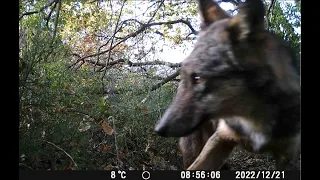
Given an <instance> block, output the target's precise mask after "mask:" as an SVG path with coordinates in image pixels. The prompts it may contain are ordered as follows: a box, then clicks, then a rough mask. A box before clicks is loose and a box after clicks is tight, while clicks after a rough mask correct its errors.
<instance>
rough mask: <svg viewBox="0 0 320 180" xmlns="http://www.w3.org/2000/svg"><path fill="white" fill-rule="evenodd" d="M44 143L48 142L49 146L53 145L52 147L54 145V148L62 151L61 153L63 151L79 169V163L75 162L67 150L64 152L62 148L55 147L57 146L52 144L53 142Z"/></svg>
mask: <svg viewBox="0 0 320 180" xmlns="http://www.w3.org/2000/svg"><path fill="white" fill-rule="evenodd" d="M43 141H44V142H47V143H49V144H51V145H53V146H54V147H56V148H58V149H59V150H61V151H63V152H64V153H65V154H66V155H67V156H68V157H69V158H70V159H71V161H72V162H73V164H74V165H75V166H76V167H78V165H77V163H76V162H74V160H73V158H72V157H71V156H70V155H69V154H68V153H67V152H66V151H65V150H63V149H62V148H61V147H59V146H57V145H55V144H54V143H52V142H49V141H46V140H43Z"/></svg>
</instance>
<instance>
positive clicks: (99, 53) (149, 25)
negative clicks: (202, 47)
mask: <svg viewBox="0 0 320 180" xmlns="http://www.w3.org/2000/svg"><path fill="white" fill-rule="evenodd" d="M178 23H184V24H186V25H187V26H188V27H189V28H190V29H191V31H193V32H194V33H195V34H196V33H197V31H196V30H195V29H194V28H193V27H192V26H191V23H190V22H189V21H186V20H183V19H179V20H175V21H167V22H156V23H150V24H143V23H141V24H142V25H141V26H140V28H139V29H138V30H137V31H136V32H134V33H131V34H129V35H127V36H125V37H123V39H122V40H121V41H119V42H117V43H116V44H115V45H113V46H110V48H109V49H107V50H105V51H101V52H98V53H95V54H91V55H88V56H84V57H82V58H79V59H78V60H76V61H75V62H73V63H72V64H71V65H69V67H68V68H71V67H72V66H74V65H75V64H77V63H78V62H80V61H83V60H85V59H87V58H90V57H96V56H99V55H101V54H105V53H107V52H109V51H112V50H113V49H114V48H115V47H117V46H118V45H119V44H121V43H123V42H125V41H126V40H128V39H129V38H133V37H136V36H137V35H138V34H140V33H141V32H143V31H144V30H146V29H147V28H150V27H152V26H159V25H166V24H178Z"/></svg>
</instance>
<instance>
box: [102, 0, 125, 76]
mask: <svg viewBox="0 0 320 180" xmlns="http://www.w3.org/2000/svg"><path fill="white" fill-rule="evenodd" d="M126 2H127V1H126V0H125V1H123V4H122V6H121V9H120V13H119V16H118V20H117V23H116V27H115V28H114V33H113V35H112V37H111V44H110V47H112V45H113V40H114V37H115V36H116V34H117V32H118V25H119V21H120V17H121V15H122V10H123V7H124V4H125V3H126ZM99 51H100V49H99ZM110 58H111V50H110V51H109V54H108V59H107V63H106V67H107V66H108V64H109V61H110ZM98 61H99V56H98V60H97V62H98ZM106 71H107V68H105V71H104V72H103V76H102V77H101V78H103V77H104V76H105V75H106Z"/></svg>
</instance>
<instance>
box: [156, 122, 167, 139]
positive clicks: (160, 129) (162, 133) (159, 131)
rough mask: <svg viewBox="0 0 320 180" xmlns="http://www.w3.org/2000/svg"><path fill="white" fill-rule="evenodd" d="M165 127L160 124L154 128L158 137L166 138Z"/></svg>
mask: <svg viewBox="0 0 320 180" xmlns="http://www.w3.org/2000/svg"><path fill="white" fill-rule="evenodd" d="M167 129H168V128H167V127H166V126H163V125H162V124H161V123H159V124H157V125H156V127H155V131H156V133H157V134H158V135H160V136H163V137H166V136H167Z"/></svg>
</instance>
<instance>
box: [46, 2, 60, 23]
mask: <svg viewBox="0 0 320 180" xmlns="http://www.w3.org/2000/svg"><path fill="white" fill-rule="evenodd" d="M57 4H58V3H57V2H56V3H54V5H53V7H52V9H51V11H50V13H49V15H48V17H47V18H46V19H47V22H46V26H47V27H49V20H50V18H51V15H52V13H53V11H54V9H55V8H56V7H57Z"/></svg>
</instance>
